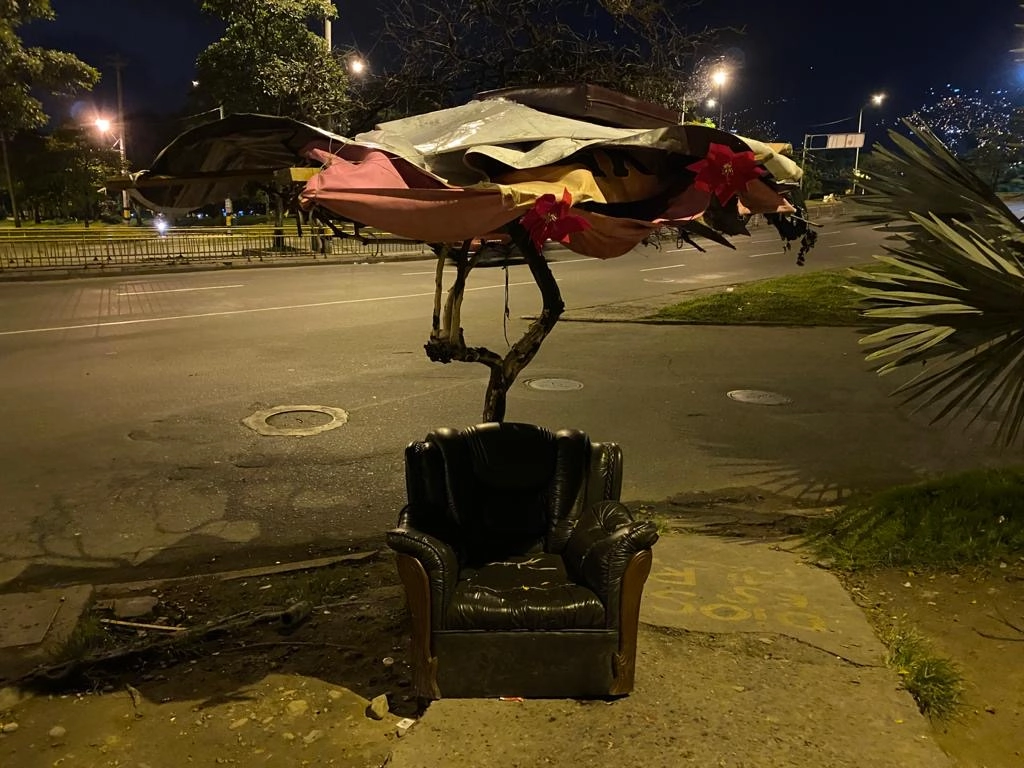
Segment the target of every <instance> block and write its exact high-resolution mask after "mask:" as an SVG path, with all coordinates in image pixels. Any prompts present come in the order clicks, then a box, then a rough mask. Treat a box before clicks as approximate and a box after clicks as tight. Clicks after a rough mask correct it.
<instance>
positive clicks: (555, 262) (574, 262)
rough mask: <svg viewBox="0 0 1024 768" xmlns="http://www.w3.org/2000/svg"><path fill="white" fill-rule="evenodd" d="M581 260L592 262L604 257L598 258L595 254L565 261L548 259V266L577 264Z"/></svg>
mask: <svg viewBox="0 0 1024 768" xmlns="http://www.w3.org/2000/svg"><path fill="white" fill-rule="evenodd" d="M581 261H594V262H597V261H604V259H599V258H597V257H596V256H584V257H583V258H582V259H566V260H565V261H549V262H548V266H550V267H557V266H558V265H559V264H578V263H579V262H581Z"/></svg>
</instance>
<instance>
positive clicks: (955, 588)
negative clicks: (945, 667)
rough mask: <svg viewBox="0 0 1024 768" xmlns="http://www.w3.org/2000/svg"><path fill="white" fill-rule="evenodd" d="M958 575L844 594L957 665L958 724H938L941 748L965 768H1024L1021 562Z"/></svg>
mask: <svg viewBox="0 0 1024 768" xmlns="http://www.w3.org/2000/svg"><path fill="white" fill-rule="evenodd" d="M1003 565H1005V567H1000V566H999V565H997V566H994V567H991V568H983V569H972V570H965V571H963V572H960V573H913V572H908V571H906V570H885V571H878V572H874V573H871V574H857V575H856V576H855V577H852V578H851V579H849V580H848V582H847V586H848V588H849V589H850V590H851V593H852V594H853V595H854V597H855V599H856V600H857V602H858V603H859V604H860V605H861V606H862V607H865V608H866V609H867V610H868V611H869V612H874V613H875V614H877V615H878V616H879V617H880V618H881V619H883V620H890V621H891V620H899V619H904V620H905V621H907V622H908V623H909V624H910V625H911V626H913V627H916V628H917V629H918V630H919V631H920V632H921V633H922V634H924V635H925V636H926V637H927V638H929V639H930V640H931V641H932V644H933V647H934V649H935V650H936V651H937V652H938V653H940V654H942V655H943V656H946V657H948V658H950V659H952V660H953V661H955V662H956V663H957V665H958V666H959V668H960V671H961V674H962V675H963V676H964V679H965V683H966V686H965V706H964V708H963V712H962V714H961V715H960V717H958V718H956V719H955V720H953V721H952V722H949V723H945V724H934V723H933V727H934V729H935V738H936V741H937V742H938V743H939V745H940V746H941V747H942V748H943V749H944V750H945V751H946V752H947V753H948V754H949V755H950V756H951V757H953V758H954V759H955V760H956V761H957V763H958V764H959V765H961V766H964V767H965V768H968V767H969V768H1021V766H1024V558H1020V559H1018V560H1017V562H1015V563H1005V564H1003Z"/></svg>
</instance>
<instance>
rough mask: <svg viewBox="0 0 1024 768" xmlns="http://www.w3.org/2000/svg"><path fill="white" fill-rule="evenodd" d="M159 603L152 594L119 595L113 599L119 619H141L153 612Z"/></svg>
mask: <svg viewBox="0 0 1024 768" xmlns="http://www.w3.org/2000/svg"><path fill="white" fill-rule="evenodd" d="M159 603H160V601H159V600H158V599H157V598H155V597H153V596H152V595H145V596H143V597H118V598H116V599H115V600H114V601H113V609H114V616H116V617H117V618H119V619H141V618H142V617H143V616H149V615H150V614H151V613H153V611H154V610H155V609H156V607H157V605H158V604H159Z"/></svg>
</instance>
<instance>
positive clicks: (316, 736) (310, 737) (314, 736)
mask: <svg viewBox="0 0 1024 768" xmlns="http://www.w3.org/2000/svg"><path fill="white" fill-rule="evenodd" d="M323 737H324V732H323V731H321V730H320V729H319V728H314V729H313V730H312V731H310V732H309V733H307V734H306V735H305V736H303V737H302V741H303V743H305V744H312V743H313V742H314V741H320V739H322V738H323Z"/></svg>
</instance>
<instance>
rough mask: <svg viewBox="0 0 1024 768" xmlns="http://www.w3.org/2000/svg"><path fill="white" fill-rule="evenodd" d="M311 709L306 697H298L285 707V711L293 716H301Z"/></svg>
mask: <svg viewBox="0 0 1024 768" xmlns="http://www.w3.org/2000/svg"><path fill="white" fill-rule="evenodd" d="M308 709H309V703H308V702H307V701H306V700H305V699H296V700H295V701H289V702H288V705H287V706H286V707H285V711H286V712H287V713H288V714H289V715H291V716H292V717H299V716H301V715H304V714H306V711H307V710H308Z"/></svg>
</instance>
